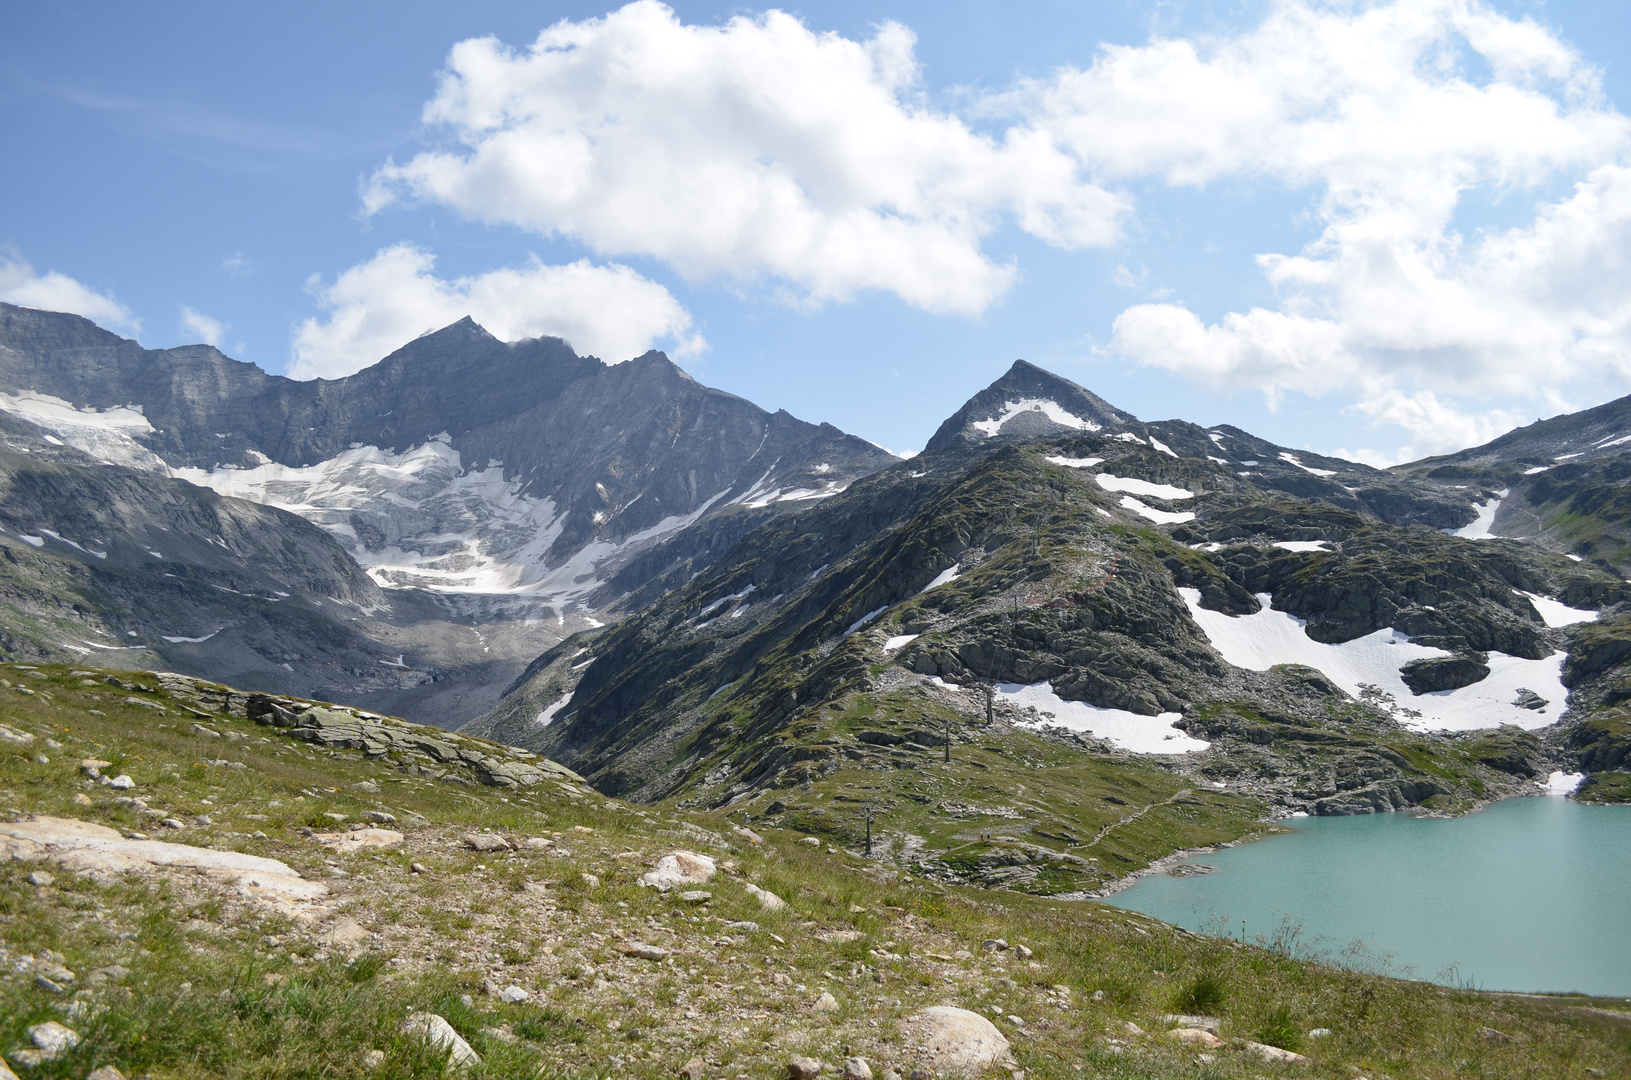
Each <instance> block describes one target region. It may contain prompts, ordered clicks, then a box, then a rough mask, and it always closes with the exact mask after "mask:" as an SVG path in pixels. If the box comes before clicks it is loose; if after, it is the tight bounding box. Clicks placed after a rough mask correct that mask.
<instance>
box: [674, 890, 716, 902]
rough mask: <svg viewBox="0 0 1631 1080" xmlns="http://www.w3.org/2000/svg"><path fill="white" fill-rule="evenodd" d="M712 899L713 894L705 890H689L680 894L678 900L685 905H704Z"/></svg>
mask: <svg viewBox="0 0 1631 1080" xmlns="http://www.w3.org/2000/svg"><path fill="white" fill-rule="evenodd" d="M713 898H714V894H713V893H711V892H708V891H707V890H706V889H689V890H687V891H686V892H682V893H680V899H681V900H684V901H685V902H686V903H687V904H706V903H707V902H708V901H710V900H712V899H713Z"/></svg>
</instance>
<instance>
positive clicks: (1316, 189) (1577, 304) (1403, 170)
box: [1013, 0, 1631, 450]
mask: <svg viewBox="0 0 1631 1080" xmlns="http://www.w3.org/2000/svg"><path fill="white" fill-rule="evenodd" d="M1013 96H1016V97H1018V98H1022V99H1023V100H1024V101H1025V102H1028V103H1029V104H1030V105H1031V107H1032V108H1033V109H1034V113H1033V122H1034V123H1037V124H1039V125H1042V126H1046V127H1048V128H1050V129H1051V130H1053V131H1055V132H1056V136H1057V138H1058V140H1059V141H1060V142H1061V144H1063V145H1068V146H1070V147H1071V148H1072V149H1073V150H1074V151H1075V152H1076V153H1078V154H1080V155H1081V156H1082V158H1083V159H1084V161H1088V162H1091V163H1093V164H1094V165H1095V166H1096V167H1097V168H1098V169H1099V170H1100V172H1101V173H1102V174H1103V175H1107V176H1155V177H1159V178H1161V179H1163V180H1165V181H1166V182H1167V183H1169V184H1175V185H1202V184H1205V183H1208V182H1210V181H1213V180H1217V179H1219V178H1224V177H1260V178H1267V179H1270V180H1273V181H1278V182H1280V183H1282V184H1284V185H1286V186H1287V187H1288V188H1292V189H1306V190H1310V191H1312V192H1313V193H1314V194H1315V196H1316V200H1317V202H1316V215H1317V220H1318V221H1319V222H1320V224H1321V226H1322V231H1321V233H1320V235H1319V236H1318V237H1317V238H1316V239H1315V240H1314V241H1313V242H1311V243H1310V244H1308V245H1307V246H1306V247H1305V248H1303V249H1302V250H1300V251H1296V252H1264V253H1261V254H1259V255H1258V257H1257V265H1258V268H1259V271H1260V272H1261V273H1262V274H1263V275H1264V276H1265V277H1266V279H1267V280H1268V281H1269V282H1270V283H1272V284H1273V285H1274V286H1275V287H1276V288H1277V290H1278V292H1279V296H1280V301H1279V303H1278V304H1276V305H1274V306H1271V307H1258V308H1252V309H1250V310H1248V311H1243V312H1242V311H1237V312H1229V313H1226V314H1224V315H1222V316H1221V317H1220V318H1219V319H1218V320H1217V321H1216V322H1211V323H1208V322H1206V321H1204V320H1202V319H1201V318H1200V317H1198V316H1197V315H1195V314H1194V313H1193V312H1191V311H1190V310H1189V309H1187V308H1186V307H1184V306H1183V305H1181V304H1177V303H1153V304H1139V305H1134V306H1132V307H1129V308H1128V309H1126V310H1125V311H1124V312H1122V314H1121V315H1120V316H1119V317H1118V318H1117V319H1116V320H1115V324H1114V327H1113V338H1112V341H1111V348H1112V350H1113V351H1116V352H1119V353H1121V354H1122V355H1125V356H1128V357H1130V358H1132V359H1134V360H1135V361H1137V362H1138V363H1140V364H1144V365H1149V366H1154V367H1160V368H1165V369H1168V370H1171V371H1175V372H1179V373H1181V374H1184V375H1186V376H1189V377H1192V378H1196V379H1199V380H1202V381H1204V382H1207V383H1209V384H1211V385H1214V386H1217V387H1219V388H1221V389H1225V390H1240V389H1255V390H1259V391H1262V392H1263V393H1265V394H1266V395H1267V396H1268V398H1269V400H1270V402H1271V403H1273V402H1274V401H1275V400H1276V399H1277V397H1278V396H1279V395H1280V394H1282V393H1283V392H1286V391H1298V392H1302V393H1306V394H1311V395H1324V394H1330V393H1343V394H1349V395H1353V396H1354V397H1356V398H1357V400H1358V402H1359V405H1358V409H1359V411H1360V412H1362V413H1363V414H1365V415H1368V416H1370V417H1372V418H1373V420H1374V421H1375V422H1377V423H1383V424H1388V425H1392V426H1396V427H1402V428H1404V429H1405V430H1406V431H1407V432H1410V433H1411V434H1412V437H1413V439H1414V440H1415V443H1414V445H1415V447H1416V448H1419V449H1424V450H1438V449H1448V448H1449V447H1450V446H1451V445H1454V442H1453V440H1461V439H1483V438H1488V437H1490V436H1493V435H1495V434H1499V432H1500V431H1501V430H1504V429H1505V427H1506V426H1510V424H1511V423H1513V422H1515V420H1516V417H1517V415H1518V414H1517V413H1510V412H1505V411H1502V410H1497V409H1486V410H1485V411H1484V412H1483V413H1482V414H1481V415H1480V416H1471V415H1468V414H1466V413H1464V412H1462V411H1461V409H1460V407H1459V406H1457V405H1455V404H1454V403H1453V402H1452V401H1450V400H1448V399H1447V398H1444V397H1443V396H1442V395H1461V396H1464V397H1470V398H1476V399H1479V400H1486V401H1487V400H1489V399H1491V398H1501V397H1517V398H1526V399H1540V400H1548V401H1550V402H1553V403H1559V402H1560V399H1559V398H1558V396H1557V395H1558V393H1559V388H1560V387H1561V386H1563V385H1565V384H1567V383H1569V382H1571V381H1573V380H1580V381H1581V382H1582V383H1595V384H1598V385H1601V384H1603V383H1604V382H1608V383H1610V384H1621V385H1623V380H1624V378H1625V377H1626V376H1627V375H1631V171H1628V169H1627V167H1626V160H1627V158H1628V156H1631V122H1628V120H1627V118H1626V117H1625V116H1624V115H1623V114H1621V113H1619V112H1618V111H1616V110H1615V109H1614V108H1613V106H1612V105H1611V104H1610V103H1609V102H1608V101H1607V100H1606V99H1605V98H1604V97H1603V95H1602V93H1601V91H1600V89H1599V86H1598V74H1597V72H1596V70H1595V69H1593V68H1592V67H1591V66H1590V65H1588V64H1587V63H1586V62H1585V61H1584V60H1583V59H1582V58H1581V57H1580V56H1579V55H1578V54H1577V53H1576V52H1574V51H1573V50H1572V49H1571V48H1569V47H1568V46H1567V45H1566V44H1565V43H1563V42H1562V41H1561V40H1559V39H1558V38H1557V37H1556V36H1554V35H1553V34H1552V33H1551V32H1550V31H1548V30H1546V29H1545V28H1543V27H1541V26H1539V25H1538V24H1536V23H1534V22H1531V21H1528V20H1514V19H1509V18H1507V17H1505V16H1503V15H1501V14H1499V13H1496V12H1494V11H1493V10H1491V9H1490V8H1488V7H1487V6H1485V5H1483V4H1479V3H1476V2H1471V0H1398V2H1395V3H1389V4H1357V5H1347V4H1337V5H1331V6H1324V5H1318V4H1305V3H1282V4H1280V5H1278V6H1277V7H1275V8H1274V9H1272V11H1271V14H1270V15H1269V16H1268V17H1267V18H1266V19H1265V20H1264V21H1263V22H1262V23H1261V24H1260V25H1259V26H1257V27H1255V28H1253V29H1252V30H1250V31H1248V32H1246V33H1244V34H1241V35H1238V36H1235V37H1231V38H1225V39H1222V40H1218V41H1214V42H1211V43H1209V44H1208V45H1207V46H1206V47H1205V48H1202V47H1200V46H1198V45H1196V44H1195V43H1192V42H1187V41H1156V42H1152V43H1151V44H1149V45H1147V46H1144V47H1139V48H1107V49H1105V50H1103V51H1102V52H1101V55H1100V56H1099V58H1098V61H1097V62H1096V63H1095V64H1094V65H1093V66H1092V67H1091V68H1090V69H1088V70H1085V71H1071V72H1064V73H1061V74H1060V75H1058V76H1057V77H1056V78H1054V79H1052V80H1050V81H1048V82H1046V83H1039V84H1030V85H1027V86H1026V87H1025V88H1023V90H1021V91H1016V92H1015V95H1013ZM1560 180H1561V181H1565V182H1567V181H1571V180H1572V181H1573V188H1572V191H1570V192H1569V193H1568V194H1567V195H1566V196H1564V197H1563V198H1561V199H1557V200H1556V201H1552V202H1545V201H1542V202H1540V203H1539V204H1538V205H1537V206H1536V207H1535V210H1534V216H1533V218H1532V220H1531V221H1529V222H1528V223H1527V224H1520V225H1517V226H1513V227H1508V228H1490V229H1484V230H1474V231H1472V232H1471V233H1470V234H1469V233H1466V232H1464V231H1463V230H1461V229H1458V228H1457V226H1456V215H1457V213H1458V212H1459V211H1460V210H1461V209H1462V208H1463V207H1464V205H1465V203H1466V202H1467V201H1468V199H1469V196H1474V195H1476V196H1480V197H1483V198H1487V199H1489V200H1491V201H1497V200H1501V199H1506V200H1518V199H1522V198H1524V194H1523V193H1525V192H1537V193H1538V192H1539V191H1540V190H1541V188H1542V186H1543V185H1549V184H1556V183H1557V182H1558V181H1560ZM1462 445H1465V443H1462ZM1405 449H1406V450H1408V449H1410V448H1405Z"/></svg>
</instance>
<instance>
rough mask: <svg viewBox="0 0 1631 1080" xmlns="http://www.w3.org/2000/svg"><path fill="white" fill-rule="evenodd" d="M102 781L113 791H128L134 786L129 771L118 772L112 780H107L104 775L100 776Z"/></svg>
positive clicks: (134, 782)
mask: <svg viewBox="0 0 1631 1080" xmlns="http://www.w3.org/2000/svg"><path fill="white" fill-rule="evenodd" d="M102 783H103V784H105V785H106V786H108V787H110V788H112V789H113V790H115V791H129V790H130V789H131V788H133V787H135V786H136V781H134V780H132V779H131V778H130V774H129V773H120V774H119V775H118V776H115V777H114V778H113V779H112V780H109V779H108V778H107V777H105V776H104V777H103V778H102Z"/></svg>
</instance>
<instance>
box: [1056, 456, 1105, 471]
mask: <svg viewBox="0 0 1631 1080" xmlns="http://www.w3.org/2000/svg"><path fill="white" fill-rule="evenodd" d="M1042 460H1043V461H1051V462H1053V463H1054V464H1055V465H1063V466H1064V467H1065V468H1067V469H1091V468H1092V467H1093V466H1095V465H1102V464H1104V459H1103V458H1101V457H1059V456H1058V455H1056V454H1054V455H1049V456H1048V457H1045V458H1043V459H1042Z"/></svg>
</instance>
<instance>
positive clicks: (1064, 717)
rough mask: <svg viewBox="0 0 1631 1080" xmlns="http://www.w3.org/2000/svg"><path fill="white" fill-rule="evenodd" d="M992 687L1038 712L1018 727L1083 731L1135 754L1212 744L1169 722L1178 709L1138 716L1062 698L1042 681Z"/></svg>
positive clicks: (1177, 715) (1176, 751) (1176, 716)
mask: <svg viewBox="0 0 1631 1080" xmlns="http://www.w3.org/2000/svg"><path fill="white" fill-rule="evenodd" d="M996 691H997V696H998V697H1000V698H1002V699H1003V700H1004V701H1007V702H1008V703H1009V704H1011V705H1015V706H1017V707H1019V708H1021V709H1035V710H1036V711H1037V713H1038V714H1040V716H1041V719H1040V720H1036V721H1029V722H1028V721H1020V722H1019V726H1021V727H1047V726H1050V725H1054V726H1058V727H1062V728H1066V729H1068V730H1070V731H1085V732H1087V733H1089V734H1091V735H1095V736H1097V737H1098V738H1101V739H1104V740H1106V741H1108V742H1111V743H1113V744H1115V745H1116V746H1118V747H1120V748H1121V749H1123V750H1131V751H1132V752H1133V753H1135V754H1192V753H1196V752H1198V751H1201V750H1205V749H1206V748H1207V747H1208V746H1210V745H1212V744H1211V743H1208V742H1205V741H1203V740H1201V739H1197V738H1195V737H1193V736H1191V735H1189V734H1187V733H1185V732H1183V731H1180V730H1178V729H1177V728H1175V727H1173V726H1172V725H1173V723H1174V721H1177V720H1181V719H1183V714H1182V713H1175V712H1170V713H1162V714H1161V715H1160V716H1140V715H1138V714H1137V713H1134V712H1128V711H1127V710H1125V709H1101V708H1100V707H1099V706H1097V705H1089V704H1088V703H1087V702H1085V701H1066V700H1065V699H1064V698H1062V697H1060V696H1059V695H1058V694H1056V693H1054V690H1053V687H1051V686H1049V685H1048V684H1047V683H1045V682H1044V683H1035V684H1033V685H1031V686H1025V685H1023V684H1021V683H998V684H997V687H996Z"/></svg>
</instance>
